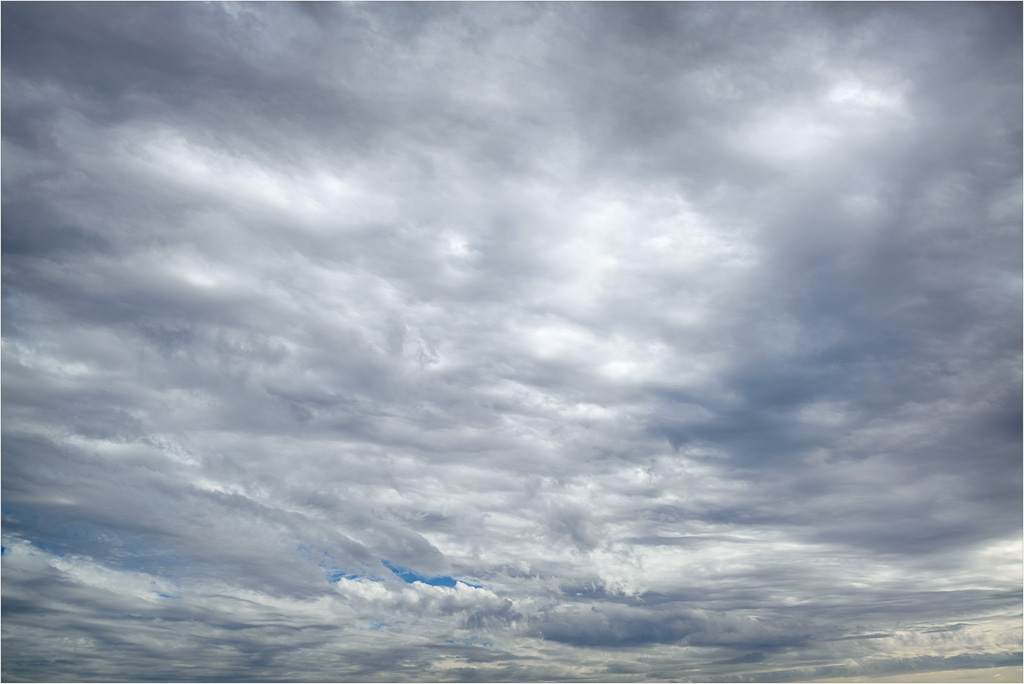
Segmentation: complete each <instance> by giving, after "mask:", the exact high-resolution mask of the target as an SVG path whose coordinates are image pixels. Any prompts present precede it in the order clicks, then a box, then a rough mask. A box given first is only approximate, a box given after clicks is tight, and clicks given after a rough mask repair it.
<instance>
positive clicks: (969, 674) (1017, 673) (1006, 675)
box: [818, 665, 1024, 684]
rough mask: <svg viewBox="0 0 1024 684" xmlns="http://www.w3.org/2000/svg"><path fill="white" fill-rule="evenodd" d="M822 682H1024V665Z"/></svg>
mask: <svg viewBox="0 0 1024 684" xmlns="http://www.w3.org/2000/svg"><path fill="white" fill-rule="evenodd" d="M818 681H821V682H935V683H936V684H938V683H939V682H943V683H945V682H1024V665H1009V666H1007V667H986V668H981V669H977V670H941V671H939V672H908V673H906V674H900V675H890V676H888V677H839V678H837V679H821V680H818Z"/></svg>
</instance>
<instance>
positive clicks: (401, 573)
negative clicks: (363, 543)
mask: <svg viewBox="0 0 1024 684" xmlns="http://www.w3.org/2000/svg"><path fill="white" fill-rule="evenodd" d="M380 562H381V563H383V564H384V567H385V568H387V569H388V570H390V571H391V572H393V573H394V574H395V575H398V577H400V578H402V580H403V581H404V582H406V583H408V584H412V583H413V582H423V583H424V584H429V585H430V586H432V587H454V586H455V583H456V582H457V581H459V582H461V581H462V580H455V579H453V578H451V577H448V576H447V575H435V576H434V577H427V576H426V575H421V574H419V573H418V572H415V571H413V570H410V569H409V568H403V567H402V566H400V565H395V564H394V563H392V562H391V561H387V560H384V559H383V558H382V559H381V561H380ZM463 584H469V583H468V582H463ZM469 586H471V587H477V588H478V589H480V588H481V587H479V586H478V585H476V584H469Z"/></svg>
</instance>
